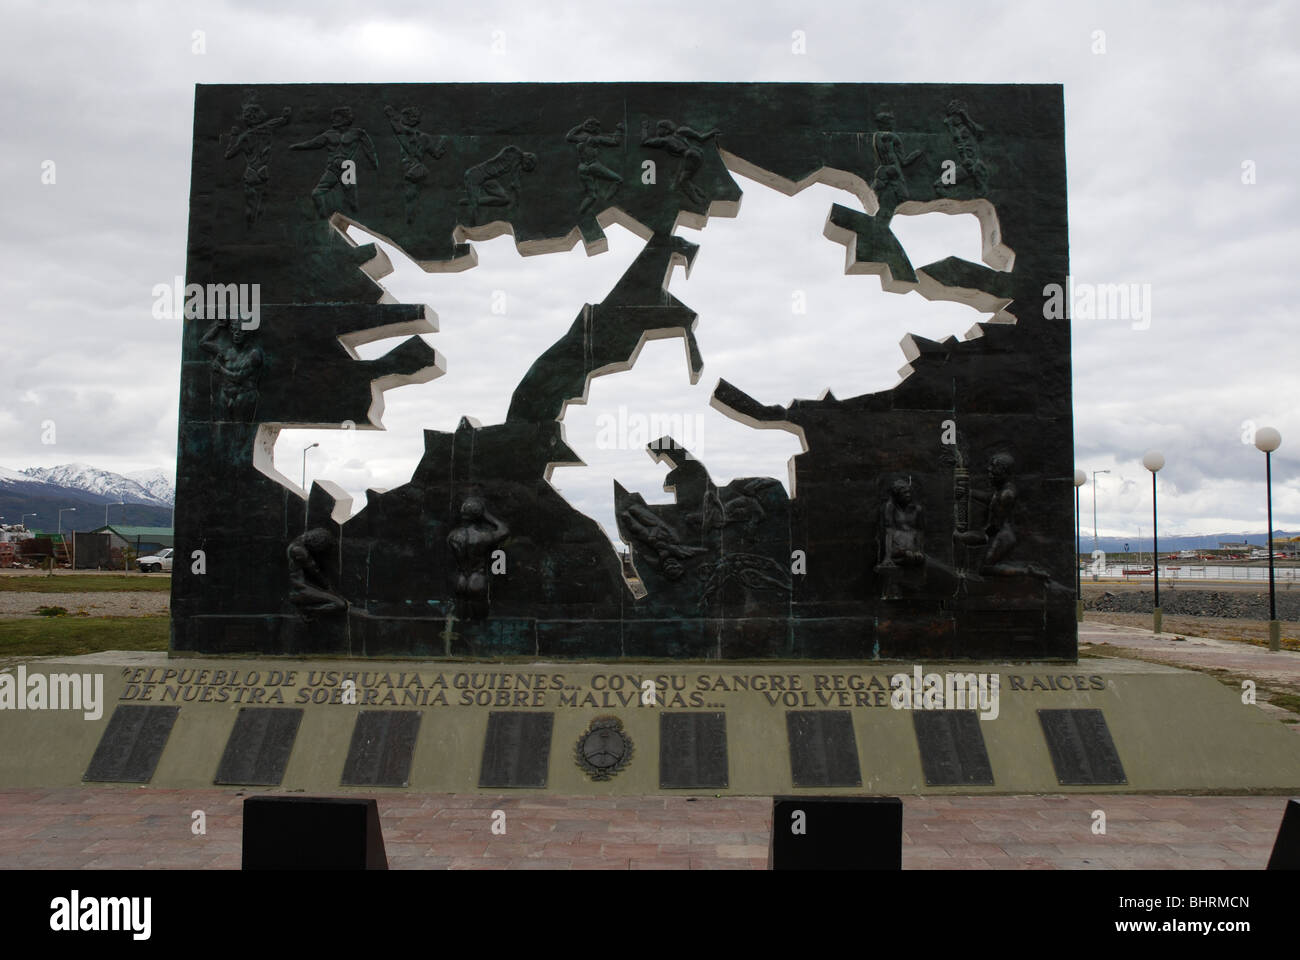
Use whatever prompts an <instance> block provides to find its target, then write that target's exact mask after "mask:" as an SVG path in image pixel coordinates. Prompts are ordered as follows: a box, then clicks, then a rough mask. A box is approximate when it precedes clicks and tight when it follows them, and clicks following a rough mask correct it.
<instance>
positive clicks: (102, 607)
mask: <svg viewBox="0 0 1300 960" xmlns="http://www.w3.org/2000/svg"><path fill="white" fill-rule="evenodd" d="M170 606H171V595H170V594H167V593H133V592H126V591H123V592H118V593H114V592H111V591H102V592H98V593H17V592H14V593H9V592H4V593H0V617H35V616H38V614H37V613H36V611H37V610H38V609H39V608H40V607H63V609H65V610H67V611H68V613H71V614H75V613H78V612H79V611H82V610H84V611H85V612H86V613H88V614H90V615H91V616H92V617H147V616H153V615H155V614H160V613H166V612H167V611H168V609H170Z"/></svg>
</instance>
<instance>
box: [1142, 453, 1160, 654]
mask: <svg viewBox="0 0 1300 960" xmlns="http://www.w3.org/2000/svg"><path fill="white" fill-rule="evenodd" d="M1164 465H1165V458H1164V457H1163V456H1162V455H1161V454H1159V453H1158V452H1156V451H1155V450H1148V451H1147V453H1146V456H1144V457H1143V458H1142V466H1144V467H1146V468H1147V469H1148V470H1150V471H1151V565H1152V566H1151V572H1152V573H1153V574H1154V575H1155V577H1154V579H1155V585H1156V593H1155V604H1154V605H1153V607H1152V610H1151V623H1152V627H1153V629H1154V632H1155V633H1157V634H1159V633H1160V526H1159V522H1158V521H1157V519H1156V474H1157V473H1158V472H1159V471H1160V468H1161V467H1163V466H1164Z"/></svg>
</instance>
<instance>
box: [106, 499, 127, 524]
mask: <svg viewBox="0 0 1300 960" xmlns="http://www.w3.org/2000/svg"><path fill="white" fill-rule="evenodd" d="M124 506H126V504H125V503H123V502H122V501H121V500H118V501H117V502H116V503H106V504H104V526H108V508H109V507H124Z"/></svg>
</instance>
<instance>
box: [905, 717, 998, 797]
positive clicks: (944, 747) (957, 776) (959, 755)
mask: <svg viewBox="0 0 1300 960" xmlns="http://www.w3.org/2000/svg"><path fill="white" fill-rule="evenodd" d="M912 725H913V726H914V727H915V728H916V743H917V746H918V747H919V748H920V750H921V769H922V770H924V771H925V782H926V785H927V786H931V787H955V786H963V785H975V786H992V785H993V767H992V766H991V765H990V764H989V754H988V750H986V749H985V747H984V734H983V732H981V730H980V721H979V715H978V714H977V713H976V712H975V711H974V710H916V711H913V713H912Z"/></svg>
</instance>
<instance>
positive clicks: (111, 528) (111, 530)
mask: <svg viewBox="0 0 1300 960" xmlns="http://www.w3.org/2000/svg"><path fill="white" fill-rule="evenodd" d="M94 532H95V533H107V534H109V535H110V536H111V537H112V544H113V549H114V550H121V549H126V548H129V549H131V550H134V551H135V552H136V556H140V557H142V556H146V555H148V554H151V553H156V552H157V551H159V550H161V549H163V548H164V547H171V546H175V543H174V538H173V537H172V528H171V527H126V526H121V525H118V524H115V523H113V524H109V525H108V526H106V527H98V528H96V529H95V531H94Z"/></svg>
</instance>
